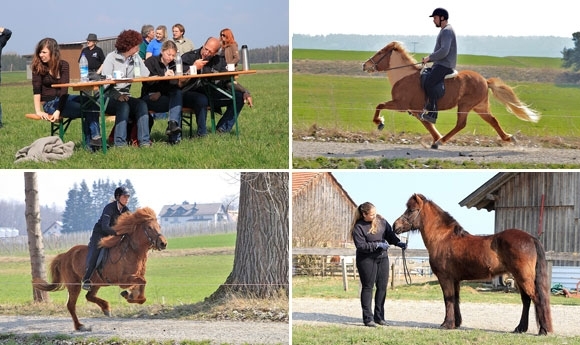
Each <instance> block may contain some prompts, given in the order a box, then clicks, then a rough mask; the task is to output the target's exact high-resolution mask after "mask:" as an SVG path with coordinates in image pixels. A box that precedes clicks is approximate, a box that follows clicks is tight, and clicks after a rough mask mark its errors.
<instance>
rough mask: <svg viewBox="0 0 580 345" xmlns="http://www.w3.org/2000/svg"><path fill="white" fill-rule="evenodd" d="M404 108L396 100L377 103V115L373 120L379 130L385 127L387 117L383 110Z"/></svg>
mask: <svg viewBox="0 0 580 345" xmlns="http://www.w3.org/2000/svg"><path fill="white" fill-rule="evenodd" d="M401 109H403V108H402V107H401V105H400V104H398V103H397V102H396V101H395V100H391V101H388V102H384V103H379V104H377V107H376V108H375V116H374V117H373V122H374V123H375V124H376V125H377V128H378V130H379V131H380V130H382V129H383V128H385V119H384V118H383V117H382V116H381V110H395V111H401Z"/></svg>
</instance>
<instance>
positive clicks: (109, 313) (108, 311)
mask: <svg viewBox="0 0 580 345" xmlns="http://www.w3.org/2000/svg"><path fill="white" fill-rule="evenodd" d="M103 314H105V316H108V317H111V316H113V314H112V313H111V311H110V310H103Z"/></svg>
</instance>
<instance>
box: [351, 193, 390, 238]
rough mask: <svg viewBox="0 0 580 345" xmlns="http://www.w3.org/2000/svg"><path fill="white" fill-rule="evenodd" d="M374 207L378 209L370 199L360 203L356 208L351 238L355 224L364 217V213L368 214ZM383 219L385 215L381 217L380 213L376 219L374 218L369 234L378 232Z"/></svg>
mask: <svg viewBox="0 0 580 345" xmlns="http://www.w3.org/2000/svg"><path fill="white" fill-rule="evenodd" d="M373 209H374V210H375V211H376V207H375V205H373V204H372V203H370V202H368V201H367V202H365V203H362V204H360V205H359V206H358V207H357V208H356V210H355V211H354V219H353V221H352V226H351V229H350V236H351V238H352V234H353V232H354V226H355V224H356V222H358V221H359V220H361V219H364V215H365V214H368V213H369V212H370V211H372V210H373ZM381 219H383V217H381V216H380V215H379V214H377V215H376V217H375V219H373V222H372V224H371V228H370V229H369V234H376V233H377V231H378V228H379V223H380V221H381Z"/></svg>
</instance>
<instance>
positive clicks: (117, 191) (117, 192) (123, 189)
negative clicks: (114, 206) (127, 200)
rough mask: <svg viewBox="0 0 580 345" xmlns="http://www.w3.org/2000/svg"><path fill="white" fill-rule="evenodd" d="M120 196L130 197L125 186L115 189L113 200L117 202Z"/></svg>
mask: <svg viewBox="0 0 580 345" xmlns="http://www.w3.org/2000/svg"><path fill="white" fill-rule="evenodd" d="M121 195H131V193H129V190H128V189H127V187H125V186H121V187H117V189H115V200H117V199H118V198H119V197H120V196H121Z"/></svg>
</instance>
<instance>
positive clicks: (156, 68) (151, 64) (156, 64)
mask: <svg viewBox="0 0 580 345" xmlns="http://www.w3.org/2000/svg"><path fill="white" fill-rule="evenodd" d="M145 66H146V67H147V69H148V70H149V76H164V75H165V71H166V70H167V68H169V69H170V70H172V71H173V72H175V61H171V62H170V63H169V65H168V66H165V64H163V62H161V55H158V56H151V57H149V58H148V59H147V60H145ZM184 70H185V69H184ZM177 84H178V81H177V79H176V80H161V81H146V82H143V86H142V87H141V97H143V96H145V95H147V94H150V93H152V92H161V94H162V95H168V94H169V91H171V90H172V89H176V88H178V87H179V86H178V85H177Z"/></svg>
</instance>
